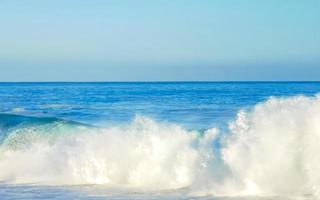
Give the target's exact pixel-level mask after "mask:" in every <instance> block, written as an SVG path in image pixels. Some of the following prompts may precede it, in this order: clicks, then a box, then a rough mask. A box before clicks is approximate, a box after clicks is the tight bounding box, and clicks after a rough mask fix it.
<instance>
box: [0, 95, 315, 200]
mask: <svg viewBox="0 0 320 200" xmlns="http://www.w3.org/2000/svg"><path fill="white" fill-rule="evenodd" d="M0 142H1V145H0V181H2V182H6V183H32V184H58V185H59V184H67V185H68V184H72V185H73V184H105V185H106V187H122V188H130V189H139V190H156V191H157V190H175V189H181V188H186V189H187V190H188V191H190V193H193V194H199V195H201V194H212V195H226V196H234V195H267V196H268V195H282V196H291V195H292V196H303V195H313V196H316V197H319V196H320V156H319V154H318V153H319V152H320V145H319V144H320V97H318V96H315V97H305V96H297V97H287V98H270V99H269V100H267V101H266V102H262V103H259V104H257V105H256V106H254V107H253V108H252V109H250V110H243V111H239V112H238V115H237V117H236V119H235V120H234V121H233V122H230V125H229V131H228V132H226V133H219V130H218V129H217V128H212V129H208V130H205V131H198V130H187V129H185V128H183V127H181V126H179V125H176V124H170V123H163V122H157V121H154V120H152V119H150V118H146V117H143V116H137V117H136V118H135V119H134V120H133V121H132V122H131V123H130V124H127V125H121V126H113V127H107V128H98V127H92V126H87V125H84V124H79V123H76V122H69V121H65V120H61V119H55V118H36V117H25V116H19V115H10V114H1V115H0Z"/></svg>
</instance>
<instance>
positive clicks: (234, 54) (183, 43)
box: [0, 0, 320, 81]
mask: <svg viewBox="0 0 320 200" xmlns="http://www.w3.org/2000/svg"><path fill="white" fill-rule="evenodd" d="M319 10H320V1H319V0H304V1H301V0H291V1H279V0H268V1H250V0H225V1H218V0H159V1H150V0H135V1H133V0H86V1H85V0H0V81H165V80H172V81H174V80H177V81H181V80H191V81H196V80H198V81H201V80H212V81H222V80H320V12H319Z"/></svg>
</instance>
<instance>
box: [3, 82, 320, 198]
mask: <svg viewBox="0 0 320 200" xmlns="http://www.w3.org/2000/svg"><path fill="white" fill-rule="evenodd" d="M319 91H320V83H318V82H136V83H135V82H128V83H127V82H119V83H118V82H114V83H111V82H110V83H0V113H1V114H0V134H1V137H0V138H1V140H0V141H1V146H0V156H1V157H0V171H1V172H0V181H1V184H0V199H189V198H199V199H219V198H221V197H216V196H215V195H214V194H215V193H217V194H218V193H219V192H216V191H222V190H223V189H221V188H219V189H217V190H215V191H214V192H212V193H211V192H208V193H206V192H203V190H207V188H214V187H215V186H211V185H210V186H208V187H207V186H206V187H205V188H206V189H202V188H201V189H199V191H201V192H199V191H198V190H195V189H190V188H193V187H194V185H199V184H200V183H199V181H198V179H197V178H195V177H200V176H201V175H199V174H196V173H198V172H197V171H200V170H198V169H199V167H197V163H198V162H200V161H201V160H203V159H204V158H207V157H208V155H209V154H210V153H211V150H210V148H211V147H207V146H206V145H202V143H205V141H202V139H201V138H205V137H206V136H202V135H206V134H207V133H208V135H209V136H210V134H211V132H214V131H215V130H218V132H221V133H222V135H228V132H232V131H228V130H229V129H230V123H232V122H234V121H236V119H237V116H239V115H238V114H239V111H240V110H244V111H246V112H249V113H250V112H251V110H252V109H253V108H254V107H255V106H256V105H257V104H258V105H259V104H263V103H264V102H266V101H268V99H270V98H271V97H272V98H274V99H277V100H276V103H277V105H278V104H279V105H278V106H283V103H282V102H281V100H280V99H287V101H288V102H286V104H288V105H289V104H290V106H291V107H295V102H300V101H301V102H303V103H304V102H305V101H312V102H313V101H316V102H318V100H313V99H311V100H310V99H309V98H317V97H316V94H317V93H318V92H319ZM296 96H303V98H306V100H305V99H304V100H300V99H299V98H298V97H296ZM291 98H297V99H298V100H295V99H294V100H292V99H291ZM288 99H289V100H288ZM290 99H291V100H290ZM292 102H294V103H292ZM271 104H272V103H271ZM292 104H293V105H292ZM301 104H302V103H301ZM309 104H310V103H308V105H309ZM272 105H273V104H272ZM299 106H300V103H299V104H297V107H299ZM266 107H267V105H266ZM291 107H290V108H288V106H286V107H279V110H274V111H272V112H270V113H274V112H278V111H279V112H281V111H283V112H284V113H286V112H289V113H291V110H290V109H291ZM268 108H269V107H268ZM306 109H308V108H306ZM314 109H315V110H317V108H312V109H310V110H314ZM265 112H266V111H264V113H265ZM310 112H311V111H310ZM264 113H263V114H264ZM292 113H296V111H294V112H293V111H292ZM292 113H291V114H292ZM260 114H261V113H260ZM264 117H266V119H268V122H270V121H271V122H270V123H273V121H272V119H273V118H268V115H266V116H264ZM254 119H255V118H254ZM294 119H295V118H294ZM294 119H293V120H291V121H290V123H295V120H294ZM315 120H316V121H317V122H319V121H318V120H319V118H318V117H316V118H315ZM252 123H255V121H254V120H252ZM257 124H258V125H260V123H257ZM257 124H255V126H254V127H256V126H258V125H257ZM249 125H250V124H249ZM141 127H142V128H141ZM274 127H276V126H275V125H274V126H272V128H273V129H274ZM277 127H278V125H277ZM252 129H253V128H252ZM254 130H256V129H254ZM210 131H211V132H210ZM281 131H283V130H282V129H281ZM281 131H280V132H281ZM209 132H210V133H209ZM292 132H294V131H292ZM140 133H141V135H139V134H140ZM193 134H195V135H198V136H197V137H199V138H200V139H194V137H193V136H192V137H189V135H193ZM215 134H216V133H212V134H211V136H212V137H216V136H215ZM61 135H63V136H61ZM65 135H68V136H65ZM119 135H120V136H119ZM137 135H138V136H137ZM157 135H160V136H161V137H160V138H157ZM199 135H201V136H199ZM209 136H208V137H209ZM211 136H210V137H211ZM146 138H147V139H146ZM154 138H157V140H154ZM218 138H219V141H216V142H212V143H210V145H211V146H212V149H214V150H213V151H214V152H220V150H219V148H222V147H221V146H223V145H226V144H224V143H223V142H221V141H220V140H222V139H221V138H223V137H218ZM158 140H160V141H158ZM203 140H204V139H203ZM172 141H173V142H172ZM122 144H123V145H124V146H123V147H122V146H121V145H122ZM201 145H202V146H201ZM210 145H209V146H210ZM160 147H161V148H160ZM118 148H119V149H118ZM204 148H205V150H203V149H204ZM215 148H218V150H217V149H215ZM137 149H139V152H138V153H136V151H138V150H137ZM141 149H143V150H141ZM150 149H151V150H150ZM140 150H141V151H140ZM112 151H116V152H112ZM184 151H185V152H184ZM203 151H206V156H203V154H202V153H203ZM119 152H120V153H119ZM146 152H149V153H146ZM150 152H152V153H150ZM154 152H160V153H158V154H156V158H154ZM151 154H152V155H151ZM149 155H150V157H148V156H149ZM172 155H173V157H172ZM188 155H189V156H190V158H189V157H188ZM223 155H224V154H223ZM223 155H222V156H212V157H218V158H217V159H216V160H220V161H217V162H222V161H221V160H223V159H224V157H223ZM114 156H115V157H116V158H115V157H114ZM161 156H163V157H164V158H163V159H162V160H158V157H161ZM186 156H187V158H185V157H186ZM119 157H122V158H123V159H124V160H125V161H123V160H119ZM209 157H210V156H209ZM216 160H214V159H212V160H209V161H208V163H209V164H208V165H211V162H212V163H214V162H216ZM227 161H228V159H226V162H227ZM228 162H229V161H228ZM164 163H165V164H164ZM177 163H178V164H177ZM189 164H190V165H189ZM111 165H112V166H113V167H110V166H111ZM206 165H207V164H206ZM212 165H214V164H212ZM223 165H225V164H219V166H218V167H217V166H214V167H212V169H213V170H216V169H217V168H219V169H220V170H221V168H223V167H221V166H223ZM75 166H76V167H75ZM78 166H80V167H79V168H77V167H78ZM170 166H175V167H174V168H173V169H171V168H170ZM199 166H200V165H199ZM128 167H129V168H128ZM131 168H134V169H135V170H134V172H132V171H131ZM226 168H230V169H232V168H233V167H232V166H231V167H226ZM64 169H65V170H64ZM120 169H121V170H120ZM210 169H211V168H210ZM152 170H155V171H152ZM162 170H163V171H162ZM206 170H207V168H206ZM146 171H150V173H147V172H146ZM177 171H179V173H178V172H177ZM207 171H210V170H207ZM225 171H228V170H224V169H223V170H221V172H219V173H218V174H224V173H227V172H225ZM143 172H145V173H143ZM180 172H181V173H182V172H183V173H182V175H181V173H180ZM201 173H209V174H210V176H211V175H212V173H211V172H201ZM75 174H76V175H75ZM159 174H160V176H161V174H163V177H160V176H158V175H159ZM195 174H196V175H195ZM69 175H70V177H69ZM204 176H207V175H204ZM208 176H209V175H208ZM208 176H207V177H208ZM212 176H213V177H217V176H219V175H212ZM221 176H224V175H221ZM57 177H58V178H57ZM154 179H156V180H158V181H156V182H152V180H154ZM208 179H209V178H208ZM218 179H219V180H218V181H216V182H218V183H219V184H222V179H223V180H224V178H221V177H220V178H218ZM68 180H72V181H70V182H68ZM254 180H255V179H254ZM203 182H206V181H204V180H201V184H204V183H203ZM212 182H214V181H212ZM257 182H258V181H257ZM258 183H260V182H258ZM258 183H257V185H259V184H258ZM212 184H213V185H215V183H212ZM109 185H111V187H109ZM148 185H150V186H152V187H151V190H150V188H149V187H147V186H148ZM261 185H265V182H263V184H262V183H261ZM127 186H128V187H127ZM131 186H132V187H131ZM180 186H181V187H180ZM119 188H120V189H119ZM127 188H129V189H127ZM196 188H197V187H196ZM270 190H271V189H270ZM277 191H278V190H277ZM281 191H282V190H281ZM202 192H203V193H202ZM221 193H223V194H224V195H222V196H228V195H226V192H224V191H222V192H221ZM199 194H200V195H199ZM237 195H238V193H237ZM277 195H278V194H277V193H272V195H270V196H271V197H268V196H267V197H266V198H267V199H269V198H272V199H274V198H275V197H274V196H277ZM230 196H233V195H230ZM226 198H227V197H223V199H226ZM251 198H256V197H240V196H239V195H238V196H237V198H236V199H251ZM260 198H262V199H263V197H260ZM282 199H283V197H282Z"/></svg>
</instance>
